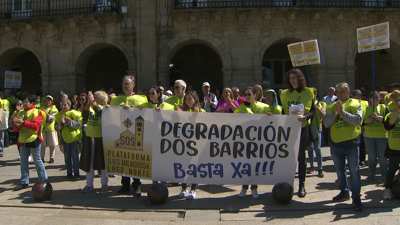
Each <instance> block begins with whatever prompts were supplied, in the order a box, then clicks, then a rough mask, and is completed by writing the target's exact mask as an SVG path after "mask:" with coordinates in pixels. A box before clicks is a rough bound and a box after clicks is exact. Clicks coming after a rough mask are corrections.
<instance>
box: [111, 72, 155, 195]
mask: <svg viewBox="0 0 400 225" xmlns="http://www.w3.org/2000/svg"><path fill="white" fill-rule="evenodd" d="M121 85H122V90H123V92H124V95H123V96H116V97H114V98H113V99H112V100H111V102H110V106H119V107H122V109H125V110H126V109H130V108H131V107H132V108H138V107H139V106H141V105H143V104H144V103H146V102H147V97H146V96H143V95H135V92H133V89H134V88H135V77H134V76H131V75H125V76H124V77H123V78H122V84H121ZM106 107H107V106H106ZM132 179H133V182H132V188H133V192H134V196H136V197H140V196H141V195H142V192H141V190H140V185H141V182H140V179H137V178H132ZM121 184H122V187H121V189H120V190H119V191H117V193H118V194H125V193H128V192H130V177H127V176H122V179H121Z"/></svg>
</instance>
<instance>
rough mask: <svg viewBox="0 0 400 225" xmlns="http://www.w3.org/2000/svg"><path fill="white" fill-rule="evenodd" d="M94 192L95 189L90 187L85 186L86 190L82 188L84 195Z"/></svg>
mask: <svg viewBox="0 0 400 225" xmlns="http://www.w3.org/2000/svg"><path fill="white" fill-rule="evenodd" d="M93 190H94V189H93V187H88V186H85V187H84V188H82V192H83V193H88V192H91V191H93Z"/></svg>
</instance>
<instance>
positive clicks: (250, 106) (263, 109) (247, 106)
mask: <svg viewBox="0 0 400 225" xmlns="http://www.w3.org/2000/svg"><path fill="white" fill-rule="evenodd" d="M244 97H245V98H246V101H245V102H244V103H242V104H240V105H239V107H237V108H236V110H235V112H234V113H247V114H267V112H268V110H269V106H268V105H267V104H264V103H262V102H258V101H256V98H257V92H256V90H255V89H254V87H247V88H245V89H244ZM257 188H258V186H257V184H252V185H251V188H250V189H251V194H252V195H253V198H259V197H260V196H259V195H258V192H257ZM248 189H249V185H247V184H246V185H242V190H241V191H240V193H239V198H244V197H245V196H246V192H247V190H248Z"/></svg>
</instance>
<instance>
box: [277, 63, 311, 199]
mask: <svg viewBox="0 0 400 225" xmlns="http://www.w3.org/2000/svg"><path fill="white" fill-rule="evenodd" d="M286 81H287V86H288V88H287V89H285V90H283V91H282V93H281V95H280V98H281V102H282V108H283V112H284V113H285V114H286V115H289V114H290V113H289V107H290V106H291V105H301V104H303V105H304V112H303V114H302V115H301V116H300V117H299V118H298V121H299V122H301V123H302V128H301V135H300V146H299V156H298V162H299V163H298V171H299V191H298V193H297V196H299V197H300V198H304V197H305V196H306V194H307V192H306V188H305V185H304V183H305V182H306V169H307V162H306V147H307V146H308V143H309V138H310V126H309V123H310V119H312V118H313V116H314V114H315V109H314V101H315V98H314V89H312V88H308V87H306V86H307V85H306V78H305V77H304V75H303V73H302V72H301V70H299V69H298V68H293V69H291V70H289V71H288V72H287V73H286Z"/></svg>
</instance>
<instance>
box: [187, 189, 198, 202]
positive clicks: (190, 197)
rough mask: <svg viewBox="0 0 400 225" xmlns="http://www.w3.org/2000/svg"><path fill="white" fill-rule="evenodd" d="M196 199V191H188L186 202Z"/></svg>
mask: <svg viewBox="0 0 400 225" xmlns="http://www.w3.org/2000/svg"><path fill="white" fill-rule="evenodd" d="M195 198H196V191H190V194H189V195H188V196H187V197H186V199H188V200H193V199H195Z"/></svg>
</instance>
